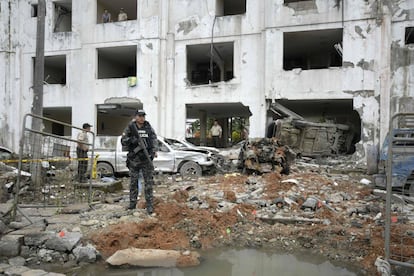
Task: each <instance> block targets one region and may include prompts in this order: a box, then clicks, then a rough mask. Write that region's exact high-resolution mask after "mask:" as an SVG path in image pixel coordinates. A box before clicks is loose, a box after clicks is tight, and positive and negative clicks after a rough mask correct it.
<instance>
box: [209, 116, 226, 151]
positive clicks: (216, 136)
mask: <svg viewBox="0 0 414 276" xmlns="http://www.w3.org/2000/svg"><path fill="white" fill-rule="evenodd" d="M222 133H223V130H222V129H221V126H220V125H219V124H218V121H217V120H214V123H213V126H212V127H211V129H210V134H211V138H212V139H213V147H216V148H217V147H219V146H220V140H221V135H222Z"/></svg>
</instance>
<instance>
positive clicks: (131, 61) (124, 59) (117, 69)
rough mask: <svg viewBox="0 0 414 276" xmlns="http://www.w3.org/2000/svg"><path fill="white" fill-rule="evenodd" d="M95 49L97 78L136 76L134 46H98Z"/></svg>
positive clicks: (135, 52) (135, 50)
mask: <svg viewBox="0 0 414 276" xmlns="http://www.w3.org/2000/svg"><path fill="white" fill-rule="evenodd" d="M97 51H98V79H110V78H127V77H136V75H137V47H136V46H120V47H108V48H99V49H97Z"/></svg>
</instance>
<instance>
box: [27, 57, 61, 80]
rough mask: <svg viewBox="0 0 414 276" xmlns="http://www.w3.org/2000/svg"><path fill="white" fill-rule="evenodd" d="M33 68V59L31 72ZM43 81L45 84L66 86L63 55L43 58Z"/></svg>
mask: <svg viewBox="0 0 414 276" xmlns="http://www.w3.org/2000/svg"><path fill="white" fill-rule="evenodd" d="M34 68H35V58H33V72H34ZM33 79H34V78H33ZM43 81H44V83H45V84H66V56H65V55H59V56H47V57H45V64H44V79H43Z"/></svg>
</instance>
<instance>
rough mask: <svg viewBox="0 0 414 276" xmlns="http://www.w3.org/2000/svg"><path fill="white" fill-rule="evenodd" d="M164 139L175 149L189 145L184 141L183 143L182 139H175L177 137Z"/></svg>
mask: <svg viewBox="0 0 414 276" xmlns="http://www.w3.org/2000/svg"><path fill="white" fill-rule="evenodd" d="M164 141H165V142H166V143H167V144H168V145H170V146H171V147H172V148H173V149H181V148H186V147H187V146H186V145H185V144H184V143H182V142H181V141H178V140H175V139H170V138H165V139H164Z"/></svg>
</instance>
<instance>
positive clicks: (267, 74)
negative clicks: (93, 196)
mask: <svg viewBox="0 0 414 276" xmlns="http://www.w3.org/2000/svg"><path fill="white" fill-rule="evenodd" d="M112 2H113V1H105V0H101V1H100V0H65V1H54V0H46V39H45V56H46V57H52V56H59V57H60V59H59V61H58V62H56V63H54V61H53V59H50V60H49V61H50V62H51V66H50V68H51V69H50V70H53V65H54V64H55V65H56V64H57V65H58V66H60V67H59V68H60V70H61V71H62V68H64V69H65V72H64V73H62V74H64V75H65V80H64V81H63V83H50V82H48V79H47V76H45V85H44V108H45V110H46V111H48V112H50V113H52V116H53V117H54V118H55V119H60V118H62V120H64V121H67V122H68V123H71V124H73V125H76V126H81V125H82V123H84V122H90V123H92V124H93V125H94V126H96V128H95V129H93V130H94V131H97V132H98V134H99V132H101V133H102V134H107V132H108V133H111V134H112V135H117V132H120V131H122V128H123V124H119V122H121V121H122V122H124V121H127V120H129V118H128V114H129V113H130V114H131V115H132V112H133V111H131V110H132V109H133V108H134V107H136V106H142V107H143V108H144V109H145V110H146V112H147V114H148V120H149V121H150V122H151V124H152V125H153V127H154V128H155V130H156V131H157V133H158V134H160V135H163V136H167V137H183V136H184V135H185V131H186V119H188V118H189V114H190V113H192V114H199V115H198V118H204V119H205V118H206V116H207V117H212V116H220V115H217V114H218V113H214V112H213V111H212V110H213V109H214V108H215V106H217V105H220V104H224V105H223V109H227V111H228V112H234V114H233V115H235V114H238V113H237V112H238V111H237V110H234V111H231V108H233V107H234V106H236V105H242V106H245V107H248V109H249V111H250V113H251V116H250V118H249V131H250V137H264V136H265V130H266V125H267V123H268V122H269V114H268V107H269V103H271V102H273V101H277V100H280V99H283V100H290V101H307V100H320V101H325V102H327V103H329V101H331V100H349V101H351V102H352V110H354V111H356V112H357V113H358V114H359V116H360V119H361V139H360V142H359V143H358V144H357V155H358V159H362V160H364V159H365V156H366V149H367V146H369V145H373V146H378V145H380V144H381V141H383V139H384V137H385V135H386V133H387V129H388V121H389V117H390V115H392V114H393V113H395V112H403V111H414V110H413V106H414V101H413V96H414V90H413V80H414V78H411V77H412V76H413V74H414V68H413V64H414V62H413V60H414V59H413V57H414V55H413V53H414V44H411V43H410V42H409V41H407V32H409V30H410V27H413V26H414V0H308V1H300V0H298V1H292V0H289V1H287V0H246V4H245V12H241V13H239V14H235V15H226V16H223V11H224V14H225V13H226V5H227V10H228V4H229V3H230V5H236V6H237V5H243V1H235V0H232V1H230V0H205V1H204V0H203V1H194V0H151V1H149V0H131V1H125V0H124V1H119V4H118V6H113V4H110V3H112ZM131 2H133V3H134V4H131ZM36 3H37V1H36V0H2V1H1V3H0V5H1V6H0V8H1V13H0V40H1V43H0V62H1V64H2V66H1V67H0V96H1V99H2V100H1V101H0V129H1V132H0V144H1V145H5V146H8V147H11V148H13V149H15V150H17V147H18V140H19V137H20V134H21V133H20V132H21V124H22V119H23V116H24V114H26V113H29V112H30V110H31V105H32V101H33V89H32V85H33V75H34V73H33V68H34V66H33V58H34V56H35V50H36V49H35V45H36V22H37V17H36V16H35V14H33V12H34V10H35V8H36ZM240 3H242V4H240ZM121 5H122V7H123V8H125V9H126V11H127V13H128V14H129V15H131V19H130V20H127V21H122V22H117V21H116V12H117V9H119V8H120V7H121ZM59 7H63V9H60V10H64V11H66V12H67V10H69V11H70V17H68V16H62V17H61V18H60V19H59ZM105 8H109V9H110V12H111V14H112V18H113V19H114V22H110V23H104V24H103V23H101V22H100V16H101V14H102V12H103V9H105ZM131 9H133V10H131ZM236 13H237V12H236ZM67 14H69V13H67ZM330 30H334V31H335V32H336V33H338V34H341V41H340V42H341V43H340V44H341V48H342V54H341V55H342V56H341V62H342V63H341V66H329V65H327V66H322V68H312V66H311V67H309V68H308V69H307V70H304V69H303V68H299V67H298V68H290V67H289V68H288V69H286V68H285V67H286V63H287V61H286V56H285V55H286V53H287V51H292V53H296V52H301V51H302V52H303V51H304V49H303V48H301V47H300V46H301V45H300V44H301V41H302V40H300V37H301V35H302V34H304V35H308V34H309V32H315V31H326V32H325V33H323V32H322V33H321V34H322V35H325V34H327V37H328V38H330V37H333V36H331V34H330V32H329V31H330ZM287 33H298V36H295V34H293V35H292V36H291V37H292V39H295V37H299V40H297V41H298V43H297V44H292V45H286V41H287V39H288V36H287V35H286V34H287ZM315 34H318V33H317V32H316V33H315ZM408 36H409V34H408ZM311 40H312V41H313V40H318V38H315V37H311V36H308V39H307V40H306V41H305V40H303V42H304V43H305V42H306V43H308V42H309V41H311ZM293 41H294V40H293ZM320 42H321V43H320V44H321V45H322V39H321V40H320ZM212 43H213V44H215V45H217V49H215V51H218V52H219V53H218V54H217V55H216V59H215V60H214V62H215V63H216V65H217V67H219V69H220V72H221V74H222V76H221V77H223V75H224V72H230V73H229V74H232V75H231V76H230V79H227V80H225V81H216V82H210V83H206V84H194V82H193V81H194V80H195V79H191V80H189V78H191V76H190V74H189V68H190V67H191V66H192V65H190V62H191V60H192V59H193V60H194V61H193V62H194V64H195V65H194V66H199V65H200V66H201V65H203V66H207V65H206V64H205V62H204V63H203V61H198V58H200V60H201V59H202V58H201V57H202V55H203V54H202V50H203V49H206V47H208V46H205V47H204V48H202V47H200V48H197V47H195V48H194V53H195V54H193V55H192V56H190V55H189V54H188V53H189V46H197V45H211V44H212ZM226 43H227V44H226ZM307 45H308V44H303V46H304V47H305V48H306V47H317V46H307ZM309 45H311V44H309ZM118 47H125V48H120V49H121V50H120V51H117V50H116V49H117V48H118ZM128 47H129V48H128ZM220 47H221V48H220ZM321 47H325V46H323V45H322V46H321ZM331 47H333V45H331ZM99 49H107V50H108V49H109V50H108V51H107V52H105V50H103V51H101V52H99ZM122 49H129V50H128V51H129V53H130V56H129V57H128V56H126V57H122V55H123V53H125V52H126V51H123V50H122ZM130 49H133V51H132V52H131V51H130ZM135 49H136V51H135ZM309 49H310V48H309ZM198 50H199V51H200V52H199V54H198V52H197V51H198ZM134 51H135V52H134ZM228 51H230V52H228ZM305 52H306V51H305ZM220 53H221V54H222V56H220ZM101 54H103V55H105V56H104V57H101V56H100V55H101ZM321 54H323V53H321ZM117 55H119V56H117ZM231 55H232V59H230V58H229V56H231ZM309 55H313V56H311V58H310V59H309V60H307V61H306V62H307V64H310V63H311V59H312V58H317V54H313V53H310V54H309ZM217 56H218V57H219V58H218V59H217ZM130 57H133V58H135V61H133V63H132V64H135V71H132V72H134V73H135V77H136V85H131V83H130V82H129V81H131V78H128V77H125V76H123V75H122V74H120V75H119V76H116V77H100V76H102V75H110V74H112V73H114V72H115V71H116V72H115V73H117V72H120V71H122V70H123V69H122V70H121V69H119V70H118V68H117V67H116V66H114V65H113V64H117V66H118V63H116V60H117V59H119V60H125V61H128V60H130V59H131V58H130ZM334 58H338V57H336V56H335V57H334ZM114 59H115V61H114ZM62 60H63V65H62ZM112 62H115V63H112ZM105 63H107V65H106V66H105ZM119 66H123V65H122V64H119ZM125 66H126V67H128V69H130V68H129V67H131V66H129V65H125ZM126 67H125V68H126ZM132 67H134V66H132ZM229 67H231V68H230V69H229ZM98 68H99V69H98ZM194 68H195V67H193V68H192V69H194ZM46 74H47V70H46V71H45V75H46ZM124 75H125V74H124ZM129 76H132V77H134V75H129ZM49 80H50V79H49ZM114 102H116V103H121V106H122V107H125V106H127V107H128V106H129V107H131V110H129V109H124V111H125V112H124V113H126V114H117V116H119V118H124V119H122V120H118V121H117V119H114V118H111V117H108V118H107V117H105V112H106V111H104V110H99V108H97V105H102V104H108V103H114ZM125 102H127V103H128V102H129V103H131V102H133V103H134V104H129V105H128V104H126V105H122V103H125ZM226 104H228V105H226ZM233 105H234V106H233ZM236 107H237V106H236ZM191 108H198V109H197V110H196V111H191V112H190V109H191ZM236 109H237V108H236ZM128 110H129V111H128ZM209 110H210V111H209ZM128 112H129V113H128ZM217 112H221V111H217ZM223 114H225V113H223ZM223 114H222V118H225V117H231V115H232V114H226V115H223ZM45 116H47V115H45ZM99 116H103V117H99ZM192 116H193V115H192ZM203 123H204V122H202V124H203ZM108 125H109V126H110V127H109V130H108V127H107V126H108ZM119 125H120V126H119ZM46 127H48V126H46ZM119 134H120V133H118V135H119ZM64 135H72V136H75V135H76V134H75V133H66V132H65V133H64Z"/></svg>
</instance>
